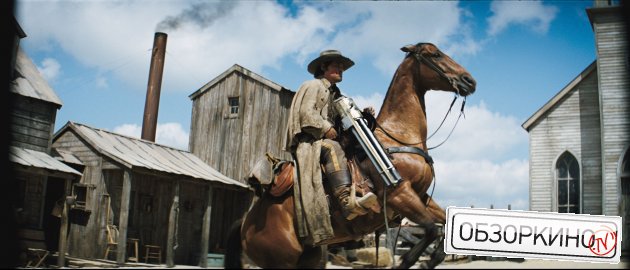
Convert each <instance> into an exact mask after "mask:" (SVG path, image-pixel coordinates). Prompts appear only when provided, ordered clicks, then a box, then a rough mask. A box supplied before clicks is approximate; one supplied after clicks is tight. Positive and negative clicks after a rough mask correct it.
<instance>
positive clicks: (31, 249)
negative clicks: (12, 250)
mask: <svg viewBox="0 0 630 270" xmlns="http://www.w3.org/2000/svg"><path fill="white" fill-rule="evenodd" d="M18 236H19V239H20V246H21V248H22V250H23V252H25V254H26V264H25V265H24V267H25V268H39V267H42V266H43V263H44V261H45V260H46V258H48V255H49V254H50V251H48V250H47V248H46V243H45V240H46V238H45V236H44V231H41V230H32V229H20V230H19V231H18Z"/></svg>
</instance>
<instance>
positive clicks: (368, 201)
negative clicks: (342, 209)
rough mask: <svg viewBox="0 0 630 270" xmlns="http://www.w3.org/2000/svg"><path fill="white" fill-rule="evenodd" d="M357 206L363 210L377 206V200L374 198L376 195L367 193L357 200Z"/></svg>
mask: <svg viewBox="0 0 630 270" xmlns="http://www.w3.org/2000/svg"><path fill="white" fill-rule="evenodd" d="M357 204H359V205H360V206H361V207H363V208H365V209H370V208H372V207H374V206H376V205H377V204H378V198H376V194H374V193H372V192H368V193H367V194H365V195H363V197H361V198H359V199H358V200H357Z"/></svg>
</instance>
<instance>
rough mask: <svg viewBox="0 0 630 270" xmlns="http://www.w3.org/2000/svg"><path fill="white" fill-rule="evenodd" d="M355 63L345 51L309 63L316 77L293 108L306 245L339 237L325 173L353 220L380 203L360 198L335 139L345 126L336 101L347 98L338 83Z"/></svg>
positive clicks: (291, 134) (290, 139) (290, 134)
mask: <svg viewBox="0 0 630 270" xmlns="http://www.w3.org/2000/svg"><path fill="white" fill-rule="evenodd" d="M353 65H354V62H353V61H352V60H350V59H349V58H347V57H345V56H343V55H341V53H340V52H339V51H336V50H326V51H323V52H321V53H320V56H319V57H317V58H316V59H314V60H313V61H311V63H310V64H309V65H308V72H309V73H311V74H313V76H314V77H315V79H312V80H308V81H306V82H304V83H303V84H302V85H301V86H300V88H299V89H298V91H297V93H296V94H295V97H294V98H293V102H292V103H291V109H290V110H289V119H288V121H289V122H288V127H287V134H286V136H287V138H286V139H287V140H286V142H287V144H286V146H285V150H287V151H290V152H291V153H292V154H293V155H294V158H295V160H296V162H297V168H298V179H299V180H298V182H297V184H296V187H295V190H296V191H297V190H299V194H300V197H301V199H296V200H295V207H296V217H297V219H298V222H297V224H298V234H299V236H300V237H307V240H306V241H309V240H310V241H312V244H313V245H317V244H318V243H320V242H322V241H324V240H326V239H329V238H332V237H333V236H334V233H333V228H332V225H331V221H330V213H329V209H328V202H327V199H326V193H325V191H324V186H323V183H322V182H323V181H322V171H323V173H324V175H325V183H326V187H327V188H328V189H329V190H330V191H332V193H333V194H334V196H335V198H336V199H337V200H338V202H339V204H340V205H341V212H342V214H343V216H344V217H345V218H346V219H347V220H352V219H354V218H355V217H357V216H359V215H365V214H367V213H368V209H369V208H370V207H372V206H373V205H375V204H377V198H376V195H375V194H373V193H372V192H369V193H367V194H365V195H364V196H362V197H360V198H359V199H357V198H356V194H355V192H354V189H353V188H351V186H352V179H351V175H350V172H349V171H348V166H347V160H346V156H345V153H344V151H343V149H342V147H341V146H340V144H339V142H337V141H335V139H336V138H337V129H338V128H339V127H337V126H336V125H335V123H337V122H338V121H335V118H336V117H337V115H336V112H335V110H333V108H332V101H333V100H335V99H336V98H338V97H340V96H341V92H340V90H339V88H338V87H337V83H339V82H341V80H342V74H343V72H344V71H345V70H347V69H349V68H350V67H352V66H353ZM296 197H297V196H296ZM298 198H299V197H298ZM308 237H310V239H308ZM310 241H309V242H310Z"/></svg>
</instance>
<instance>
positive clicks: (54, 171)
mask: <svg viewBox="0 0 630 270" xmlns="http://www.w3.org/2000/svg"><path fill="white" fill-rule="evenodd" d="M15 25H16V28H17V30H18V31H16V36H15V39H14V41H15V43H14V47H13V48H14V49H15V51H14V55H13V59H14V69H13V72H12V76H13V79H12V81H11V83H10V85H9V89H8V90H9V93H10V95H11V97H12V100H13V101H14V103H13V111H12V115H11V118H12V125H11V127H10V128H9V129H10V134H11V136H12V140H11V141H10V147H9V160H10V162H11V167H12V169H13V171H14V176H15V178H14V179H8V180H7V181H15V182H16V183H15V185H13V183H12V185H11V186H15V187H17V190H15V191H14V192H12V193H11V194H12V195H13V197H12V198H10V200H11V203H12V205H13V207H14V209H13V211H14V212H15V217H16V221H17V226H18V232H17V234H18V238H20V239H19V240H20V247H18V249H19V250H20V251H22V252H25V253H26V254H29V253H31V252H30V251H33V250H37V252H36V253H37V257H38V259H37V260H35V261H30V259H29V258H26V262H20V263H24V264H29V263H30V264H31V265H37V264H42V263H44V262H45V260H46V257H47V255H48V254H49V253H50V252H54V251H57V250H60V249H63V244H64V243H63V242H62V241H60V234H63V232H64V231H65V229H66V226H67V222H66V217H67V216H62V212H63V208H64V206H65V203H64V202H65V198H66V196H68V195H69V194H70V187H71V183H72V182H73V181H78V179H79V178H80V177H81V173H80V172H79V171H80V170H81V166H80V164H78V165H77V166H74V168H73V167H71V166H68V165H66V164H64V163H63V162H62V161H63V159H61V158H55V157H53V154H56V152H54V151H51V139H52V134H53V132H54V128H55V116H56V114H57V110H59V109H60V108H61V106H62V102H61V100H60V99H59V97H58V96H57V95H56V94H55V92H54V91H53V89H52V88H51V87H50V85H48V83H47V82H46V80H45V79H44V78H43V77H42V75H41V74H40V73H39V71H38V70H37V67H36V66H35V64H33V61H32V60H31V59H30V57H28V55H26V53H25V52H24V51H23V50H22V49H21V48H20V47H19V40H20V38H23V37H25V36H26V35H25V34H24V32H22V30H21V28H20V27H19V25H18V24H17V22H15ZM60 245H61V246H60ZM62 261H63V259H62V260H61V261H60V263H63V262H62Z"/></svg>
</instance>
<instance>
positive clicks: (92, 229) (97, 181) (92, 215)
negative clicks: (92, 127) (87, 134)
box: [53, 132, 107, 258]
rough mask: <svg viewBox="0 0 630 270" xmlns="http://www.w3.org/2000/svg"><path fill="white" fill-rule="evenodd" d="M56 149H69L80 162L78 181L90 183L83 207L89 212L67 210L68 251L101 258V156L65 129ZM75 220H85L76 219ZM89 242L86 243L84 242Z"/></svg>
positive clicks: (103, 208)
mask: <svg viewBox="0 0 630 270" xmlns="http://www.w3.org/2000/svg"><path fill="white" fill-rule="evenodd" d="M53 147H54V148H57V149H62V150H66V151H69V152H72V153H73V154H74V155H75V156H76V157H77V158H79V160H81V162H83V164H84V165H85V168H84V170H83V177H82V178H81V181H80V182H81V183H84V184H90V185H93V186H94V188H89V189H88V193H89V194H88V195H87V196H88V198H89V199H88V202H87V205H86V208H87V209H88V210H90V211H91V212H89V213H88V212H85V211H78V210H72V211H71V213H70V221H71V226H70V231H69V233H68V253H69V254H70V255H71V256H77V257H83V258H103V255H104V254H105V248H106V243H107V241H106V237H107V232H106V229H105V228H106V225H107V222H106V220H105V215H106V209H107V208H106V204H107V200H106V197H104V196H102V194H106V193H107V192H106V189H105V188H106V186H105V185H104V184H103V181H104V178H103V177H102V170H101V165H102V164H103V162H104V161H103V158H101V157H100V156H99V155H98V154H97V153H96V152H94V151H93V150H92V149H91V148H90V147H88V146H87V145H86V144H85V143H84V142H83V141H81V139H80V138H79V137H78V136H77V135H76V134H74V133H73V132H65V133H64V134H62V136H60V137H59V138H58V139H57V140H56V141H55V142H54V143H53ZM77 219H78V220H81V221H86V220H87V223H81V222H77ZM86 242H88V243H91V244H90V245H86V244H85V243H86Z"/></svg>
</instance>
